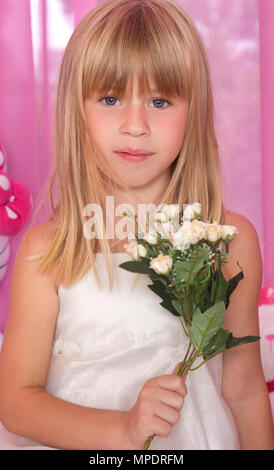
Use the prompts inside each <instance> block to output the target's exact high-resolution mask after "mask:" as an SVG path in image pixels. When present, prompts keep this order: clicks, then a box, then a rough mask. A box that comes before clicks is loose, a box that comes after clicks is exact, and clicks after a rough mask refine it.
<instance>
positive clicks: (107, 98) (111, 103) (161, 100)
mask: <svg viewBox="0 0 274 470" xmlns="http://www.w3.org/2000/svg"><path fill="white" fill-rule="evenodd" d="M104 100H112V102H108V103H107V102H105V104H107V105H109V104H110V105H111V106H113V105H114V103H113V100H114V101H117V98H115V97H114V96H104V97H103V98H101V99H100V100H99V101H104ZM118 101H119V100H118ZM151 102H152V103H153V102H158V103H159V102H162V103H163V102H164V103H167V104H168V105H169V104H171V103H170V102H169V101H167V100H165V99H162V98H154V99H153V100H152V101H151ZM166 107H167V106H164V107H163V106H160V107H158V106H156V109H164V108H166Z"/></svg>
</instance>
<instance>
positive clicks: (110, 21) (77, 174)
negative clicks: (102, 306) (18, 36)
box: [34, 0, 224, 290]
mask: <svg viewBox="0 0 274 470" xmlns="http://www.w3.org/2000/svg"><path fill="white" fill-rule="evenodd" d="M135 74H136V75H137V83H138V86H139V90H140V91H141V93H143V92H147V91H148V89H149V77H152V78H153V80H154V82H155V83H156V86H157V89H159V91H160V92H161V93H162V94H163V95H164V96H165V97H167V98H169V97H174V96H180V97H184V98H186V99H187V101H188V104H189V108H188V117H187V123H186V129H185V134H184V140H183V145H182V148H181V151H180V153H179V155H178V156H177V158H176V159H175V161H174V162H173V163H172V165H171V178H170V184H169V186H168V187H167V189H166V191H165V193H164V194H163V196H162V201H161V202H163V203H167V204H172V203H175V204H179V205H180V207H183V204H187V203H193V202H197V201H199V202H200V203H201V204H202V211H203V219H204V220H214V221H217V222H218V223H224V206H223V198H222V181H223V172H222V167H221V162H220V157H219V151H218V143H217V139H216V135H215V129H214V119H213V97H212V89H211V80H210V72H209V65H208V61H207V56H206V51H205V48H204V45H203V42H202V40H201V38H200V35H199V32H198V30H197V28H196V26H195V25H194V23H193V21H192V20H191V19H190V17H189V16H188V15H187V14H186V13H185V12H184V11H183V9H182V8H181V6H180V5H179V4H177V3H176V2H175V1H173V0H105V1H103V2H102V3H100V4H98V5H97V6H96V7H94V8H93V9H92V10H91V11H90V12H89V13H88V14H87V15H86V16H85V17H84V18H83V19H82V21H81V22H80V23H79V25H78V26H77V27H76V29H75V31H74V32H73V34H72V36H71V38H70V40H69V43H68V45H67V47H66V50H65V53H64V56H63V60H62V64H61V69H60V77H59V82H58V90H57V98H56V106H55V119H54V130H55V136H54V137H55V138H54V145H55V157H56V160H55V166H54V168H53V171H52V173H51V175H50V178H49V181H48V185H47V187H45V191H44V194H43V197H42V200H41V203H40V204H39V206H38V209H37V212H38V211H39V208H40V207H41V205H42V204H43V202H44V200H45V199H46V198H49V200H50V206H51V212H52V215H51V219H52V220H54V222H55V227H56V228H55V232H54V235H53V237H52V239H51V240H50V242H49V243H48V245H47V247H46V249H45V250H44V251H43V252H42V253H40V254H38V255H37V256H36V259H37V258H38V259H39V266H40V269H41V271H42V272H43V273H44V272H47V271H49V270H51V269H52V268H53V267H54V266H55V265H58V266H59V271H58V276H57V284H63V285H65V286H66V287H68V286H70V285H71V284H72V283H74V282H76V281H77V280H78V279H79V278H80V277H82V276H83V275H84V274H85V273H86V271H87V270H88V269H90V267H91V266H92V268H93V270H94V274H95V278H96V280H97V282H98V283H99V285H102V283H101V280H100V277H99V275H98V272H97V269H96V265H95V255H96V253H97V251H98V246H99V244H100V245H101V251H102V252H103V253H104V257H105V261H106V266H107V270H108V278H109V282H110V288H111V290H112V287H113V273H112V270H111V251H110V245H109V242H108V240H107V238H105V234H106V226H105V222H104V225H103V234H102V236H103V238H102V239H101V240H100V239H98V238H97V239H96V238H92V239H88V238H86V237H85V236H83V226H84V223H85V222H86V219H85V217H84V215H83V209H84V207H85V206H86V205H87V204H90V203H95V204H100V205H101V207H103V208H105V200H106V195H110V194H113V188H114V186H113V172H112V174H111V172H110V169H109V168H108V165H107V162H106V159H105V157H104V155H102V154H101V152H100V149H99V148H98V147H97V146H96V144H95V142H94V141H93V140H92V137H91V135H90V133H89V130H88V125H87V120H86V115H85V110H84V103H85V100H87V99H88V98H89V97H91V96H92V94H93V92H94V91H96V92H98V93H102V94H103V93H104V92H107V91H108V90H110V89H111V90H113V91H114V92H115V93H117V95H118V96H121V95H123V94H124V93H125V91H126V90H127V89H128V87H130V86H131V83H132V77H133V75H134V76H135ZM56 177H57V182H58V192H59V195H58V196H59V200H58V203H56V204H55V203H54V197H53V186H54V181H55V178H56ZM115 177H116V181H119V184H120V185H121V186H122V187H123V188H125V189H126V190H127V191H129V192H131V189H130V188H129V187H128V186H127V185H126V184H125V183H124V182H123V181H121V180H120V178H119V175H118V174H115ZM34 217H35V216H34Z"/></svg>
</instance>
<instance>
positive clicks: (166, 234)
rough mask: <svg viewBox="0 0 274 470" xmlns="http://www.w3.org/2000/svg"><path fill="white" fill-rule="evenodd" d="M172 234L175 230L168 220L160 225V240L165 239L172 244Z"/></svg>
mask: <svg viewBox="0 0 274 470" xmlns="http://www.w3.org/2000/svg"><path fill="white" fill-rule="evenodd" d="M174 234H175V229H174V226H173V224H172V223H171V221H170V220H169V221H168V222H165V223H163V224H162V231H161V236H162V238H167V239H168V240H169V241H171V243H172V242H173V239H174Z"/></svg>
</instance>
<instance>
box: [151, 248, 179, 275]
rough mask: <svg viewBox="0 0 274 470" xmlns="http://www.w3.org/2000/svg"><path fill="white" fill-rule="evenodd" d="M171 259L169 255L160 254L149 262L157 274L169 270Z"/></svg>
mask: <svg viewBox="0 0 274 470" xmlns="http://www.w3.org/2000/svg"><path fill="white" fill-rule="evenodd" d="M172 264H173V259H172V258H171V256H169V255H164V254H162V253H161V254H160V255H158V256H157V258H153V259H152V260H151V262H150V265H149V266H150V268H152V269H153V270H154V271H155V272H156V273H157V274H168V273H169V272H170V271H171V268H172Z"/></svg>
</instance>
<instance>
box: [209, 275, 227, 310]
mask: <svg viewBox="0 0 274 470" xmlns="http://www.w3.org/2000/svg"><path fill="white" fill-rule="evenodd" d="M228 286H229V282H228V281H227V280H226V279H225V278H224V275H223V273H222V270H221V269H219V270H218V271H217V273H216V288H215V296H214V298H213V302H214V303H216V302H220V301H221V300H223V301H224V302H226V298H227V290H228Z"/></svg>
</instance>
